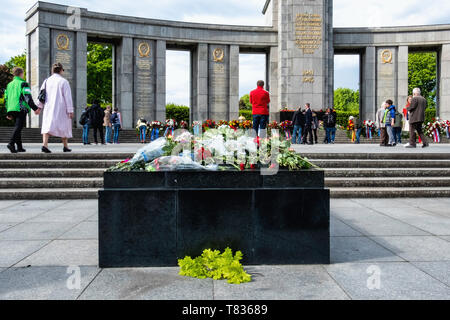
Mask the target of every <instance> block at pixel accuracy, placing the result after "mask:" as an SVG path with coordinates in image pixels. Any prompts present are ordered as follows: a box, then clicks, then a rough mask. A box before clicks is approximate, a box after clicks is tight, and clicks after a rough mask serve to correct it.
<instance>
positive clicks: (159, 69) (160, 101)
mask: <svg viewBox="0 0 450 320" xmlns="http://www.w3.org/2000/svg"><path fill="white" fill-rule="evenodd" d="M155 119H156V120H158V121H161V122H163V121H165V120H166V41H164V40H157V41H156V110H155Z"/></svg>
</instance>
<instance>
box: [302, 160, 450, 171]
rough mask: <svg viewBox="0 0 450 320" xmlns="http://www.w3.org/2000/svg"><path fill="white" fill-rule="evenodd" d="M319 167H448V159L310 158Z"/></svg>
mask: <svg viewBox="0 0 450 320" xmlns="http://www.w3.org/2000/svg"><path fill="white" fill-rule="evenodd" d="M311 162H312V163H314V164H315V165H317V166H319V167H320V168H403V169H405V168H406V169H407V168H408V167H410V168H417V167H420V168H450V160H410V161H398V160H389V159H388V160H347V159H334V160H329V159H311Z"/></svg>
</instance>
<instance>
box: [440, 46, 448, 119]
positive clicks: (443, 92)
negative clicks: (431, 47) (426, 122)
mask: <svg viewBox="0 0 450 320" xmlns="http://www.w3.org/2000/svg"><path fill="white" fill-rule="evenodd" d="M440 56H441V59H440V71H439V74H440V81H439V103H438V112H439V117H440V118H441V119H443V120H450V44H444V45H443V46H442V50H441V54H440Z"/></svg>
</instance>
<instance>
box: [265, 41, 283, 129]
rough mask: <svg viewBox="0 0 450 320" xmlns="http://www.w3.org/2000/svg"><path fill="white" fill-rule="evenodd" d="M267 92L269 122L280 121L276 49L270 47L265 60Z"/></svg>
mask: <svg viewBox="0 0 450 320" xmlns="http://www.w3.org/2000/svg"><path fill="white" fill-rule="evenodd" d="M266 70H267V71H266V77H267V79H266V80H267V85H266V87H267V90H268V91H269V92H270V120H272V121H273V120H276V121H280V119H279V115H280V113H279V111H280V104H279V101H278V98H279V87H278V48H277V47H270V49H269V53H268V54H267V58H266Z"/></svg>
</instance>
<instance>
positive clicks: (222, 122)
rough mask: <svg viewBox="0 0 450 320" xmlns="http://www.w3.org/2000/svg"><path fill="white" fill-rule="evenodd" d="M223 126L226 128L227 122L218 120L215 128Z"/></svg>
mask: <svg viewBox="0 0 450 320" xmlns="http://www.w3.org/2000/svg"><path fill="white" fill-rule="evenodd" d="M223 126H228V121H226V120H220V121H219V122H218V123H217V127H218V128H220V127H223Z"/></svg>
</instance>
